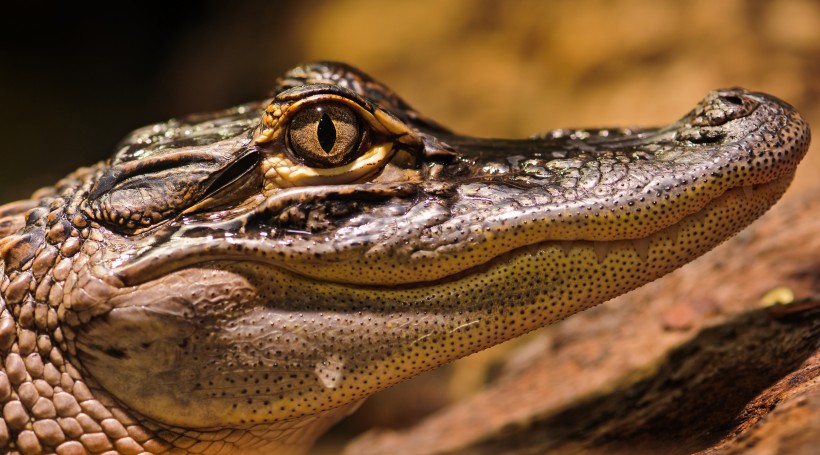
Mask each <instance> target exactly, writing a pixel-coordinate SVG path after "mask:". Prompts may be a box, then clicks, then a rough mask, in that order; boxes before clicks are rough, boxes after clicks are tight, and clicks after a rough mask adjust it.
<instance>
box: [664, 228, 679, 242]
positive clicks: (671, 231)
mask: <svg viewBox="0 0 820 455" xmlns="http://www.w3.org/2000/svg"><path fill="white" fill-rule="evenodd" d="M679 230H680V226H679V225H678V224H677V223H676V224H673V225H671V226H669V227H667V228H666V235H667V237H669V240H670V241H671V242H672V245H677V244H678V232H679Z"/></svg>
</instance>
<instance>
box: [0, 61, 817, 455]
mask: <svg viewBox="0 0 820 455" xmlns="http://www.w3.org/2000/svg"><path fill="white" fill-rule="evenodd" d="M322 103H334V105H336V106H338V105H341V106H346V108H347V109H350V110H351V112H354V113H355V115H356V116H357V117H356V118H357V119H358V120H357V122H358V126H359V127H360V128H361V131H362V133H361V139H360V141H359V142H357V145H356V147H357V148H356V149H355V153H356V155H355V157H356V158H355V159H354V160H353V161H352V162H351V163H349V164H345V166H347V167H345V166H337V167H333V168H327V169H318V170H317V169H314V168H310V167H309V166H306V165H304V164H302V163H303V161H302V159H301V158H300V157H299V156H298V155H297V154H295V153H294V152H293V148H292V147H290V143H289V142H288V141H290V140H292V139H289V138H290V136H288V127H289V125H290V120H291V119H292V118H293V116H294V115H295V114H296V113H298V112H299V111H300V109H309V108H310V109H312V108H316V107H317V106H326V104H322ZM808 143H809V129H808V126H807V125H806V124H805V122H804V121H803V120H802V118H801V117H800V116H799V115H798V114H797V113H796V112H795V111H794V110H793V109H792V108H791V107H790V106H789V105H787V104H785V103H783V102H781V101H779V100H777V99H775V98H773V97H771V96H768V95H764V94H759V93H752V92H748V91H745V90H743V89H729V90H720V91H715V92H712V93H710V94H708V95H707V96H706V98H704V100H702V101H701V102H700V103H698V104H697V106H696V107H695V108H694V109H693V110H692V111H691V112H690V113H688V114H687V115H686V116H684V117H683V118H682V119H681V120H680V121H678V122H676V123H674V124H672V125H669V126H667V127H663V128H652V129H634V130H627V129H599V130H555V131H552V132H548V133H544V134H541V135H537V136H534V137H532V138H529V139H524V140H489V139H476V138H468V137H463V136H459V135H456V134H454V133H452V132H450V131H448V130H447V129H446V128H444V127H442V126H440V125H438V124H436V123H435V122H433V121H431V120H429V119H426V118H424V117H423V116H421V115H420V114H419V113H417V112H415V111H414V110H412V109H411V108H410V107H409V106H408V105H407V104H406V103H405V102H404V101H402V100H401V99H399V98H398V97H397V96H396V95H394V94H393V93H392V92H390V91H389V90H388V89H387V88H386V87H384V86H383V85H381V84H379V83H377V82H375V81H373V80H372V79H370V78H369V77H367V76H366V75H364V74H362V73H360V72H359V71H357V70H355V69H353V68H350V67H348V66H345V65H342V64H336V63H316V64H310V65H305V66H302V67H298V68H295V69H293V70H291V71H290V72H289V73H288V74H287V75H286V76H285V77H283V78H282V79H280V80H279V82H278V84H277V87H276V88H275V89H274V91H273V93H272V95H271V98H270V99H268V100H265V101H262V102H259V103H249V104H246V105H243V106H239V107H237V108H233V109H230V110H227V111H222V112H217V113H214V114H206V115H200V116H192V117H189V118H186V119H182V120H171V121H169V122H165V123H160V124H156V125H152V126H148V127H145V128H142V129H139V130H137V131H135V132H134V133H132V134H131V135H129V136H128V137H127V138H126V139H125V140H124V141H123V143H122V144H120V145H119V146H118V147H117V149H116V153H115V155H114V156H113V157H112V158H111V160H109V161H107V162H104V163H100V164H97V165H95V166H92V167H89V168H84V169H80V170H78V171H77V172H75V173H74V174H72V175H71V176H69V177H67V178H66V179H64V180H62V181H61V182H59V183H58V184H57V185H56V186H55V187H53V188H46V189H43V190H40V191H38V192H37V193H36V194H35V195H33V196H32V198H31V199H30V200H27V201H21V202H17V203H12V204H8V205H5V206H2V207H0V272H2V273H0V354H2V359H3V362H2V363H0V404H2V406H3V408H2V417H3V419H2V421H0V446H2V447H8V448H9V450H11V451H12V452H20V453H48V452H55V451H56V452H57V453H61V454H63V453H65V454H68V453H72V454H73V453H98V452H105V451H110V450H116V451H119V452H120V453H140V452H143V451H147V452H153V453H189V452H190V453H273V451H276V453H301V452H303V451H304V450H306V449H307V448H308V447H309V446H310V444H311V443H312V441H313V440H314V439H315V438H316V437H317V436H318V435H319V434H321V432H322V431H324V429H326V428H327V427H328V426H329V425H331V424H332V423H334V422H335V421H336V420H338V419H339V418H341V417H342V416H344V415H345V413H347V412H349V411H350V410H351V409H353V408H355V406H356V404H357V403H358V402H360V401H361V400H362V399H364V398H365V397H367V396H368V395H370V394H372V393H373V392H375V391H377V390H380V389H383V388H385V387H388V386H390V385H391V384H395V383H396V382H399V381H401V380H404V379H406V378H409V377H411V376H413V375H415V374H417V373H419V372H421V371H425V370H427V369H430V368H434V367H436V366H438V365H441V364H443V363H446V362H449V361H451V360H453V359H456V358H458V357H461V356H464V355H467V354H469V353H472V352H475V351H477V350H480V349H483V348H485V347H488V346H491V345H493V344H496V343H499V342H501V341H504V340H507V339H509V338H512V337H514V336H517V335H520V334H522V333H525V332H527V331H530V330H533V329H535V328H538V327H541V326H543V325H545V324H548V323H550V322H553V321H555V320H558V319H561V318H564V317H567V316H569V315H571V314H573V313H576V312H578V311H581V310H583V309H584V308H588V307H590V306H592V305H595V304H598V303H601V302H603V301H605V300H608V299H610V298H612V297H614V296H616V295H619V294H621V293H624V292H627V291H629V290H631V289H634V288H636V287H638V286H640V285H642V284H644V283H646V282H648V281H651V280H654V279H656V278H658V277H660V276H662V275H664V274H665V273H668V272H669V271H671V270H674V269H675V268H677V267H679V266H681V265H682V264H684V263H686V262H688V261H690V260H692V259H694V258H695V257H697V256H699V255H700V254H703V253H704V252H706V251H708V250H709V249H711V248H712V247H714V246H715V245H717V244H718V243H720V242H721V241H723V240H724V239H726V238H727V237H728V236H730V235H732V234H734V233H735V232H737V231H738V230H739V229H741V228H743V227H744V226H745V225H747V224H748V223H750V222H751V221H753V220H754V219H755V218H757V217H758V216H759V215H761V214H762V213H763V212H764V211H765V210H766V209H768V207H770V206H771V205H772V204H773V203H774V202H775V201H776V200H777V199H778V198H779V196H780V195H781V194H782V192H783V191H784V190H785V189H786V187H787V186H788V183H789V182H790V180H791V177H792V175H793V173H794V170H795V167H796V166H797V164H798V162H799V161H800V159H801V158H802V156H803V155H804V154H805V152H806V150H807V148H808ZM345 162H346V163H347V161H345Z"/></svg>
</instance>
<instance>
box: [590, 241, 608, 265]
mask: <svg viewBox="0 0 820 455" xmlns="http://www.w3.org/2000/svg"><path fill="white" fill-rule="evenodd" d="M592 249H593V250H594V251H595V256H597V257H598V262H599V263H600V262H604V260H605V259H606V256H607V255H608V254H609V250H610V249H612V244H611V242H606V241H601V242H592Z"/></svg>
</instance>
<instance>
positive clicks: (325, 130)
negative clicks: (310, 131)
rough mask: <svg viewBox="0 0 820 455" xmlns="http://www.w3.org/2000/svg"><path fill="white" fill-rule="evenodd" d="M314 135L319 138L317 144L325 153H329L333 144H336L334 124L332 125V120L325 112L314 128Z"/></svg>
mask: <svg viewBox="0 0 820 455" xmlns="http://www.w3.org/2000/svg"><path fill="white" fill-rule="evenodd" d="M316 136H317V137H318V139H319V145H321V146H322V150H324V151H325V153H330V151H331V150H333V145H334V144H336V126H335V125H333V120H331V119H330V116H328V115H327V113H323V114H322V118H320V119H319V126H318V127H317V128H316Z"/></svg>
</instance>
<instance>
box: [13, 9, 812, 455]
mask: <svg viewBox="0 0 820 455" xmlns="http://www.w3.org/2000/svg"><path fill="white" fill-rule="evenodd" d="M313 59H332V60H341V61H345V62H348V63H350V64H353V65H354V66H358V67H360V68H361V69H363V70H365V71H366V72H368V73H370V74H371V75H372V76H374V77H376V78H377V79H379V80H381V81H383V82H385V83H386V84H388V85H389V86H390V87H391V88H393V89H394V90H395V91H396V92H397V93H399V94H400V95H401V96H402V97H404V98H405V99H406V100H407V101H408V102H409V103H410V104H412V105H413V106H415V107H416V108H417V109H418V110H420V111H421V112H423V113H425V114H426V115H428V116H430V117H432V118H435V119H436V120H438V121H440V122H442V123H443V124H445V125H448V126H450V127H451V128H453V129H455V130H456V131H459V132H462V133H467V134H472V135H479V136H509V137H515V136H526V135H529V134H532V133H535V132H538V131H543V130H547V129H553V128H559V127H594V126H652V125H660V124H664V123H668V122H671V121H674V120H676V119H677V118H678V117H679V116H681V115H682V114H684V113H685V112H687V111H688V110H689V109H691V107H692V106H693V105H694V104H695V103H696V102H697V101H698V100H699V99H700V98H702V97H703V96H704V95H705V94H706V93H707V92H708V91H709V90H711V89H714V88H718V87H726V86H743V87H746V88H750V89H754V90H759V91H765V92H769V93H772V94H774V95H776V96H778V97H780V98H782V99H784V100H786V101H788V102H790V103H792V104H793V105H795V106H796V107H797V108H798V110H799V111H801V112H802V113H803V114H804V115H805V116H806V117H807V118H808V119H809V123H810V124H812V125H815V127H816V128H817V127H818V126H817V125H820V2H818V1H812V0H781V1H766V0H757V1H741V0H725V1H720V2H715V1H712V0H694V1H688V2H656V1H651V0H644V1H640V0H632V1H615V0H580V1H553V2H545V1H538V0H532V1H505V2H501V1H492V0H451V1H448V2H439V1H432V0H424V1H418V0H417V1H394V2H383V1H376V0H348V1H318V0H309V1H299V2H296V1H291V2H282V1H263V0H250V1H244V2H220V1H216V0H211V1H198V2H194V1H180V2H167V3H160V2H154V3H152V2H129V3H119V4H117V6H116V7H115V8H112V9H111V10H105V9H100V8H99V7H98V6H92V5H83V4H82V3H77V2H70V3H69V2H61V3H55V4H53V5H50V6H47V5H43V4H42V3H34V2H29V3H27V4H23V2H11V3H10V4H6V5H4V12H3V14H2V17H1V18H0V138H2V145H0V201H2V202H5V201H10V200H14V199H17V198H22V197H25V196H27V195H28V194H30V193H31V192H32V191H33V190H35V189H36V188H38V187H40V186H42V185H47V184H50V183H53V182H54V181H55V180H57V179H58V178H60V177H61V176H63V175H65V174H66V173H68V172H70V171H72V170H73V169H75V168H77V167H78V166H81V165H86V164H90V163H92V162H94V161H97V160H100V159H104V158H106V157H107V156H109V155H110V154H111V153H112V151H113V147H114V145H115V144H116V142H117V141H118V140H119V139H120V138H121V137H122V136H124V135H125V134H126V133H128V132H129V131H130V130H132V129H134V128H136V127H139V126H142V125H144V124H147V123H150V122H155V121H161V120H165V119H167V118H169V117H173V116H179V115H185V114H188V113H193V112H197V111H207V110H212V109H219V108H223V107H228V106H231V105H234V104H238V103H241V102H244V101H249V100H253V99H259V98H263V97H265V96H266V94H267V93H268V91H269V89H270V87H271V85H272V81H273V80H274V79H275V78H276V77H277V75H279V74H281V73H282V72H283V71H284V70H286V69H287V68H289V67H291V66H293V65H294V64H296V63H298V62H304V61H308V60H313ZM815 144H818V142H817V141H815ZM812 148H813V149H814V150H812V151H810V152H809V155H808V157H807V160H806V162H805V163H804V164H803V166H802V169H801V170H800V171H799V173H798V177H797V181H796V182H795V186H794V187H793V189H792V190H790V191H792V192H797V191H800V190H801V189H805V188H807V187H808V185H809V183H811V182H812V181H814V180H815V179H817V178H818V177H820V156H818V155H820V152H818V150H817V148H818V146H817V145H814V146H813V147H812ZM517 343H521V342H520V341H519V342H517ZM508 349H511V348H510V346H502V347H500V348H497V349H496V350H494V351H489V352H488V353H483V354H480V355H479V356H478V357H472V358H470V359H467V360H466V361H464V362H461V363H457V364H455V365H454V366H450V367H448V368H446V369H442V370H438V371H436V372H433V373H430V374H428V375H425V376H423V377H421V378H419V379H417V380H414V381H411V382H409V383H406V384H404V385H402V386H399V387H397V388H394V389H392V390H390V391H387V392H385V393H383V394H381V395H380V396H377V397H375V398H374V399H371V400H370V401H369V402H368V403H367V404H365V406H364V407H363V408H362V410H361V411H360V412H359V413H357V414H356V415H355V416H354V417H353V418H351V419H349V420H348V421H346V422H344V423H343V424H341V425H340V426H338V427H337V428H336V429H335V430H334V431H333V432H332V433H331V434H329V435H328V436H327V437H326V438H325V439H324V440H323V442H322V444H323V447H325V448H327V449H328V450H332V449H333V448H334V447H338V446H340V445H341V444H344V442H345V441H346V440H348V439H350V438H352V437H354V436H355V435H356V434H357V433H358V432H361V431H363V430H364V429H367V428H370V427H373V426H384V427H402V426H406V425H410V424H412V423H413V422H414V421H415V420H417V419H419V418H420V417H421V416H423V415H425V414H427V413H430V412H433V411H434V410H435V409H438V408H439V407H441V406H443V405H445V404H446V403H448V402H450V401H452V400H456V399H459V398H463V397H464V396H465V395H469V394H470V393H472V392H473V391H474V390H477V389H478V388H480V387H481V386H482V385H483V384H486V383H487V382H489V381H492V378H493V376H494V371H497V369H498V368H500V365H501V363H502V362H503V360H501V359H502V358H503V357H501V356H500V355H499V354H498V353H499V352H503V351H505V350H508Z"/></svg>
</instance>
